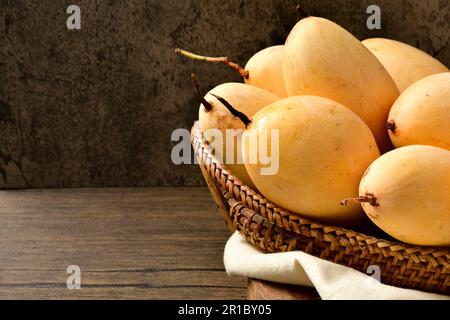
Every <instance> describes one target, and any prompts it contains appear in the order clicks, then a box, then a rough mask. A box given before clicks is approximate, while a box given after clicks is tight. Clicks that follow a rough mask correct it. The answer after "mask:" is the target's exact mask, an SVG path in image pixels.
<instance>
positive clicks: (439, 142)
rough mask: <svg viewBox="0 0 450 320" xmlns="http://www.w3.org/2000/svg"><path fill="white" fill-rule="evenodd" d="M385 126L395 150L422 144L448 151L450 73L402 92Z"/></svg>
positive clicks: (440, 74) (449, 148)
mask: <svg viewBox="0 0 450 320" xmlns="http://www.w3.org/2000/svg"><path fill="white" fill-rule="evenodd" d="M387 126H388V128H389V136H390V138H391V141H392V143H393V144H394V146H395V147H397V148H399V147H403V146H406V145H411V144H426V145H432V146H436V147H441V148H445V149H447V150H450V72H445V73H439V74H435V75H432V76H428V77H426V78H424V79H422V80H420V81H418V82H416V83H414V84H413V85H412V86H410V87H409V88H408V89H406V90H405V91H404V92H403V93H402V94H401V95H400V97H399V98H398V99H397V101H396V102H395V103H394V105H393V106H392V109H391V112H390V113H389V119H388V125H387Z"/></svg>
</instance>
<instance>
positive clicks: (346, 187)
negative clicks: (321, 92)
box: [243, 96, 380, 226]
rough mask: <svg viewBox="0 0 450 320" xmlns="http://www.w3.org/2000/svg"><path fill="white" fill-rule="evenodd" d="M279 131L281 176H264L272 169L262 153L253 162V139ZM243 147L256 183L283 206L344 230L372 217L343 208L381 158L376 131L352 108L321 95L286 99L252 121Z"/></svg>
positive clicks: (265, 109) (258, 114)
mask: <svg viewBox="0 0 450 320" xmlns="http://www.w3.org/2000/svg"><path fill="white" fill-rule="evenodd" d="M274 129H278V132H279V139H278V141H279V148H278V154H279V166H278V171H277V172H276V173H275V174H271V175H263V174H261V172H262V171H261V169H262V168H264V167H265V166H266V164H264V163H262V161H260V155H259V152H260V148H258V157H257V159H256V160H257V161H251V156H250V152H249V150H251V148H250V146H249V144H250V141H251V139H250V138H249V137H250V136H251V135H252V134H255V135H256V137H257V140H258V141H259V139H260V137H262V136H263V135H264V134H265V133H267V134H268V135H269V136H270V134H271V132H272V130H274ZM243 143H244V145H245V148H244V161H245V167H246V168H247V171H248V173H249V175H250V177H251V179H252V180H253V182H254V183H255V185H256V187H257V188H258V190H259V191H260V192H261V193H262V194H263V195H264V196H265V197H267V198H268V199H270V200H271V201H273V202H274V203H276V204H277V205H279V206H281V207H283V208H285V209H288V210H290V211H293V212H296V213H299V214H302V215H304V216H307V217H310V218H313V219H317V220H318V221H322V222H325V223H332V224H338V225H345V226H350V225H357V224H358V222H359V221H360V220H361V219H365V218H366V217H365V216H364V213H363V212H362V210H361V208H358V207H355V206H354V207H348V208H346V207H342V206H340V200H342V196H343V195H346V194H354V195H357V194H358V186H359V182H360V180H361V177H362V175H363V173H364V171H365V170H366V168H367V167H368V166H369V165H370V164H371V163H372V162H373V161H374V160H375V159H376V158H377V157H378V156H379V155H380V153H379V151H378V148H377V145H376V142H375V139H374V137H373V134H372V133H371V131H370V129H369V128H368V127H367V125H366V124H365V123H364V122H363V121H362V120H361V119H360V118H359V117H358V116H357V115H356V114H355V113H353V112H352V111H351V110H349V109H348V108H346V107H344V106H343V105H341V104H339V103H337V102H335V101H333V100H330V99H327V98H323V97H316V96H296V97H289V98H286V99H282V100H279V101H277V102H274V103H272V104H270V105H269V106H266V107H264V108H263V109H261V110H260V111H258V112H257V113H256V114H255V115H254V116H253V117H252V119H251V124H250V125H249V126H248V128H247V129H246V133H245V134H244V142H243ZM272 143H274V142H273V141H272V140H270V144H272ZM268 149H269V150H270V149H271V148H268ZM271 156H272V158H274V157H273V156H274V155H273V154H272V155H271Z"/></svg>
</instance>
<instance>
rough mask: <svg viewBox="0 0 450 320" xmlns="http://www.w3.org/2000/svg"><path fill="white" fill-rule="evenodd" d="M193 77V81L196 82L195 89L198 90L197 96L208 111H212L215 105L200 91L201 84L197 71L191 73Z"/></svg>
mask: <svg viewBox="0 0 450 320" xmlns="http://www.w3.org/2000/svg"><path fill="white" fill-rule="evenodd" d="M191 79H192V82H193V83H194V86H195V90H196V91H197V96H198V99H199V100H200V103H201V104H203V106H204V107H205V109H206V112H208V111H211V110H212V108H213V107H212V105H211V104H210V103H209V102H208V101H206V99H205V97H203V95H202V93H201V92H200V86H199V85H198V79H197V76H196V75H195V73H192V74H191Z"/></svg>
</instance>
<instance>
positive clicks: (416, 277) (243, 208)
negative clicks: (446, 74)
mask: <svg viewBox="0 0 450 320" xmlns="http://www.w3.org/2000/svg"><path fill="white" fill-rule="evenodd" d="M191 138H192V145H193V147H194V151H195V152H196V155H197V159H198V162H199V165H200V168H201V170H202V173H203V176H204V178H205V180H206V183H207V184H208V187H209V189H210V191H211V195H212V197H213V198H214V201H215V202H216V204H217V205H218V207H219V209H220V211H221V212H222V214H223V216H224V218H225V221H226V222H227V224H228V227H229V229H230V230H231V231H233V230H238V231H239V232H240V233H241V234H242V235H243V236H244V237H245V238H246V239H247V241H249V242H250V243H252V244H253V245H255V246H257V247H258V248H260V249H262V250H263V251H264V252H285V251H291V250H301V251H304V252H306V253H308V254H311V255H313V256H316V257H319V258H321V259H324V260H328V261H331V262H335V263H338V264H341V265H344V266H347V267H351V268H353V269H356V270H359V271H362V272H366V270H367V268H368V267H369V266H370V265H377V266H379V267H380V270H381V281H382V282H383V283H385V284H389V285H393V286H397V287H402V288H411V289H417V290H423V291H429V292H434V293H440V294H446V295H450V250H449V249H448V248H434V247H433V248H430V247H420V246H412V245H408V244H404V243H398V242H392V241H388V240H383V239H377V238H375V237H370V236H366V235H364V234H361V233H358V232H355V231H351V230H346V229H343V228H339V227H333V226H326V225H323V224H320V223H316V222H314V221H311V220H309V219H306V218H303V217H302V216H301V214H296V213H292V212H289V211H287V210H284V209H282V208H279V207H278V206H276V205H275V204H273V203H271V202H270V201H269V200H267V199H266V198H264V196H262V195H260V194H258V193H256V192H255V191H253V190H252V189H250V188H249V187H247V186H245V185H243V184H242V183H241V182H240V181H239V179H237V178H236V177H234V176H233V175H232V174H231V173H230V172H228V171H227V170H226V169H224V168H222V166H221V165H220V163H218V161H217V160H216V159H215V158H214V156H213V155H212V154H211V152H210V149H209V148H208V143H207V142H206V141H205V140H204V138H203V135H202V132H201V130H200V127H199V124H198V122H197V123H196V124H195V125H194V127H193V128H192V132H191Z"/></svg>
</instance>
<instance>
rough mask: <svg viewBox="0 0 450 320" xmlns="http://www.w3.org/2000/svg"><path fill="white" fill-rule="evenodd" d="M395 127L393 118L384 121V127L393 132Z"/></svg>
mask: <svg viewBox="0 0 450 320" xmlns="http://www.w3.org/2000/svg"><path fill="white" fill-rule="evenodd" d="M396 128H397V126H396V125H395V121H394V120H390V121H388V122H387V123H386V129H388V130H390V131H392V132H393V133H395V129H396Z"/></svg>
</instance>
